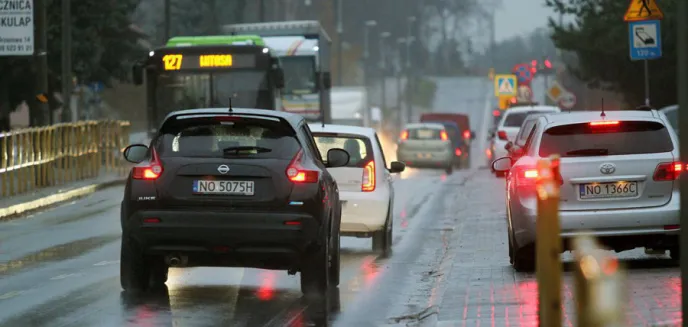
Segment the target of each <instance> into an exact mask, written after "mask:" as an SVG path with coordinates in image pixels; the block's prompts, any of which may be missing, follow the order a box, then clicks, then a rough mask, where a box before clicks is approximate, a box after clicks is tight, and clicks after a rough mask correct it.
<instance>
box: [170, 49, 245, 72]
mask: <svg viewBox="0 0 688 327" xmlns="http://www.w3.org/2000/svg"><path fill="white" fill-rule="evenodd" d="M162 65H163V68H164V69H165V70H168V71H169V70H186V69H212V68H252V67H255V66H256V57H255V55H252V54H238V55H237V54H227V53H223V54H166V55H164V56H163V57H162Z"/></svg>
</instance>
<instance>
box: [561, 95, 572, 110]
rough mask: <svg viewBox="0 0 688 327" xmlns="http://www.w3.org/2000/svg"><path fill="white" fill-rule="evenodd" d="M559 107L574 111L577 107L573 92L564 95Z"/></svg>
mask: <svg viewBox="0 0 688 327" xmlns="http://www.w3.org/2000/svg"><path fill="white" fill-rule="evenodd" d="M559 106H560V107H562V108H563V109H569V110H570V109H573V107H574V106H576V95H575V94H573V93H571V92H567V93H566V94H563V95H562V96H561V97H560V98H559Z"/></svg>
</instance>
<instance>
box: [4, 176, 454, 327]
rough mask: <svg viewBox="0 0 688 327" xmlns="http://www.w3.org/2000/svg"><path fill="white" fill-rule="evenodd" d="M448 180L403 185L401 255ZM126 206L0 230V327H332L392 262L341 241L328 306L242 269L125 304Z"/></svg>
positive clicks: (203, 276)
mask: <svg viewBox="0 0 688 327" xmlns="http://www.w3.org/2000/svg"><path fill="white" fill-rule="evenodd" d="M444 179H446V176H445V175H444V174H443V173H442V172H440V171H425V170H423V171H421V170H414V169H409V170H408V171H406V172H404V173H403V174H402V175H401V176H399V177H397V179H396V181H395V190H396V191H395V192H396V201H395V208H394V217H395V227H394V244H395V245H396V244H397V243H399V242H401V241H402V239H403V238H404V235H405V234H406V232H407V228H408V226H409V221H413V219H414V218H415V217H416V214H417V213H418V211H419V208H420V207H422V206H423V204H424V203H425V202H426V201H427V200H428V198H429V197H431V196H432V195H433V194H434V192H435V190H436V188H435V186H436V184H437V183H441V182H442V181H443V180H444ZM121 196H122V189H121V188H113V189H108V190H104V191H101V192H97V193H96V194H94V195H92V196H90V197H88V198H84V199H81V200H78V201H75V202H72V203H69V204H66V205H63V206H60V207H57V208H54V209H51V210H48V211H45V212H41V213H37V214H34V215H32V216H30V217H26V218H22V219H17V220H13V221H9V222H4V223H2V225H0V259H2V260H1V261H0V262H1V263H0V278H1V279H2V280H3V282H2V283H0V307H2V310H0V326H12V327H14V326H295V327H296V326H328V325H330V324H331V322H332V321H334V320H336V319H337V317H338V316H339V315H340V312H341V311H342V310H345V309H346V308H347V305H349V304H351V303H352V302H354V301H355V300H356V297H357V296H358V295H360V294H361V293H363V292H367V291H369V290H370V289H371V288H372V287H373V286H374V285H375V283H377V277H378V274H379V272H380V270H381V269H383V267H384V263H385V262H386V261H387V260H388V258H385V257H382V256H380V255H379V254H378V253H375V252H373V251H372V250H371V241H370V239H358V238H343V239H342V256H341V267H342V268H341V269H342V270H341V284H340V287H339V288H336V289H334V290H332V291H331V292H330V294H328V296H326V297H324V298H306V297H304V296H303V295H302V293H301V291H300V286H299V278H298V275H296V276H289V275H288V274H287V273H286V272H284V271H269V270H259V269H240V268H189V269H170V276H169V280H168V282H167V286H166V288H165V289H161V290H158V291H156V292H154V293H151V294H145V295H138V296H131V295H126V294H124V293H122V291H121V287H120V285H119V238H120V234H121V231H120V226H119V202H120V201H121ZM392 255H394V254H392Z"/></svg>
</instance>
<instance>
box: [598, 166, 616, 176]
mask: <svg viewBox="0 0 688 327" xmlns="http://www.w3.org/2000/svg"><path fill="white" fill-rule="evenodd" d="M615 171H616V165H614V164H613V163H604V164H602V165H600V172H601V173H603V174H605V175H609V174H613V173H614V172H615Z"/></svg>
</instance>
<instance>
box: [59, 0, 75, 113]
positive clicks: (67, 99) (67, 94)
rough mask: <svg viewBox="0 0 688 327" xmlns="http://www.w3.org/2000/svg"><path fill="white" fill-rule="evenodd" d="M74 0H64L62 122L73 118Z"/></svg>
mask: <svg viewBox="0 0 688 327" xmlns="http://www.w3.org/2000/svg"><path fill="white" fill-rule="evenodd" d="M71 3H72V0H62V121H63V122H68V121H75V120H77V117H72V106H71V100H72V8H71Z"/></svg>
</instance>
